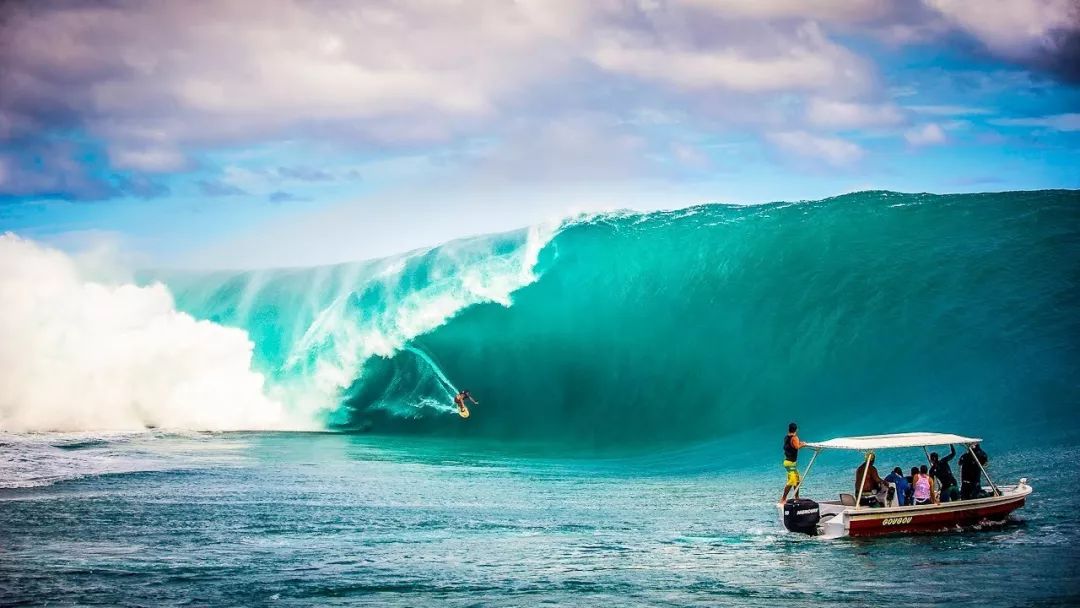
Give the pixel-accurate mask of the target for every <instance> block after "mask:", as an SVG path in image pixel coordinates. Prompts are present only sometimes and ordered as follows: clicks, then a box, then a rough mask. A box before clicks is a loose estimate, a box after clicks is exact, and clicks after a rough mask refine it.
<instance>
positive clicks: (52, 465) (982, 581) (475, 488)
mask: <svg viewBox="0 0 1080 608" xmlns="http://www.w3.org/2000/svg"><path fill="white" fill-rule="evenodd" d="M35 255H36V254H35ZM65 280H67V279H65ZM83 291H88V292H89V293H91V294H92V295H93V297H94V298H95V300H94V301H95V302H96V304H97V306H98V308H99V309H105V310H112V309H113V308H116V306H113V305H110V304H109V303H110V302H112V301H113V300H110V299H109V298H121V297H123V298H125V299H124V300H123V302H125V303H127V305H129V306H131V310H132V311H135V312H139V311H140V310H142V309H137V308H136V307H135V304H132V302H134V303H139V302H143V301H144V300H145V301H147V302H150V303H151V304H152V305H150V304H147V305H146V306H145V307H144V308H148V309H150V310H151V312H150V313H146V314H143V315H142V316H139V315H137V314H131V315H128V317H124V316H121V317H120V318H118V319H114V321H115V327H114V326H113V325H109V326H107V327H106V326H104V325H102V324H99V325H101V327H98V328H97V331H96V332H95V333H93V334H91V335H90V339H91V340H92V342H93V343H91V344H90V345H89V346H88V347H87V348H86V349H85V350H86V352H88V353H90V354H91V355H92V357H90V359H89V360H75V361H67V360H63V361H60V362H58V363H57V365H54V366H51V367H48V368H40V367H39V368H33V369H35V370H38V371H39V372H40V370H42V369H47V371H48V373H38V374H36V375H29V374H23V375H15V376H11V378H12V382H17V383H18V386H17V388H18V394H21V395H28V396H29V397H27V398H26V401H25V402H24V401H18V400H15V401H14V402H11V403H9V402H10V401H12V400H11V399H7V400H6V401H5V402H4V403H3V404H2V405H3V406H4V409H3V411H0V414H3V416H2V417H0V605H46V604H57V603H61V604H65V605H70V604H75V605H110V606H112V605H145V606H160V605H193V606H201V605H214V606H218V605H222V606H229V605H235V606H249V605H268V606H270V605H356V604H364V603H367V604H372V605H380V606H385V605H402V606H416V605H428V604H446V605H461V606H488V605H491V606H503V605H506V606H532V605H538V604H542V603H547V604H557V605H567V604H579V605H596V604H600V603H603V604H607V605H612V606H620V605H657V606H660V605H664V606H681V605H693V604H701V605H749V606H770V607H773V606H777V605H780V604H791V605H806V606H819V605H820V606H825V605H834V604H849V605H856V606H863V605H912V604H919V605H951V606H958V605H959V606H1036V605H1037V606H1047V605H1050V606H1054V605H1060V606H1066V605H1070V606H1071V605H1077V604H1078V603H1080V574H1078V571H1080V520H1078V518H1077V517H1076V513H1077V507H1076V506H1075V503H1076V502H1077V500H1076V498H1075V494H1076V493H1075V490H1074V487H1073V486H1075V483H1074V482H1073V478H1074V477H1075V475H1074V470H1075V467H1076V462H1078V456H1080V430H1078V428H1077V426H1076V425H1075V424H1074V422H1073V421H1074V418H1075V414H1076V411H1077V404H1078V403H1080V193H1078V192H1074V191H1043V192H1017V193H988V194H970V195H948V196H935V195H913V194H899V193H893V192H863V193H857V194H851V195H845V196H841V197H837V198H833V199H828V200H823V201H813V202H798V203H775V204H769V205H758V206H731V205H706V206H701V207H695V208H690V209H683V210H679V211H670V212H653V213H630V212H625V213H604V214H593V215H586V216H580V217H575V218H571V219H568V220H565V221H563V222H560V223H556V224H551V225H544V226H534V227H531V228H528V229H523V230H519V231H514V232H509V233H505V234H498V235H488V236H482V237H475V238H470V239H464V240H460V241H454V242H451V243H446V244H443V245H440V246H437V247H432V248H429V249H425V250H420V251H413V252H408V253H404V254H401V255H397V256H392V257H389V258H385V259H379V260H371V261H360V262H351V263H345V264H338V265H333V266H325V267H318V268H295V269H276V270H260V271H239V270H238V271H219V272H176V271H170V272H166V271H147V272H144V273H141V274H140V275H139V276H138V278H137V282H136V284H134V285H129V286H126V287H124V288H120V289H116V290H113V291H108V290H102V289H99V288H97V287H93V286H92V288H90V289H88V290H82V289H81V288H80V289H71V290H70V293H73V294H76V295H75V296H72V297H73V298H78V297H81V296H79V295H78V294H82V293H83ZM147 294H150V295H149V296H148V295H147ZM166 294H167V296H166ZM144 296H145V298H144ZM150 296H152V297H150ZM140 298H142V299H140ZM147 298H149V299H147ZM169 298H172V300H170V299H169ZM115 301H117V302H119V301H120V300H115ZM162 302H164V304H163V303H162ZM102 303H104V304H105V305H104V306H103V305H102ZM77 304H78V302H77V301H76V302H75V305H73V306H69V307H68V308H71V309H77V308H78V306H77ZM173 305H175V307H176V310H177V311H178V312H173V311H171V310H170V309H169V307H170V306H173ZM28 310H31V312H32V311H33V308H32V307H31V308H28ZM120 310H127V309H125V308H120ZM162 311H163V312H162ZM75 312H78V311H77V310H76V311H75ZM186 315H190V317H188V316H186ZM129 317H130V318H129ZM34 318H35V319H37V317H34ZM81 318H82V317H80V316H78V315H77V314H75V315H74V316H72V318H71V319H69V320H68V321H70V322H66V323H65V324H64V325H62V326H59V325H58V326H57V327H54V328H50V327H48V326H47V324H48V322H49V320H48V319H45V320H44V321H42V322H43V323H45V325H46V326H45V327H44V329H43V330H42V335H44V336H46V338H48V339H49V340H52V338H53V337H55V336H58V335H59V336H67V339H69V340H75V339H76V338H77V332H76V330H77V329H78V321H79V320H80V319H81ZM95 318H96V317H95ZM143 318H145V319H149V320H148V321H146V322H143V321H140V320H139V319H143ZM19 325H20V326H22V325H26V324H25V323H20V324H19ZM34 336H36V334H35V335H34ZM34 336H31V337H32V338H33V337H34ZM72 336H76V337H72ZM35 340H36V338H35V339H34V340H29V343H31V344H34V345H37V344H39V343H44V344H52V342H49V341H47V340H46V341H44V342H42V341H35ZM162 341H165V344H161V343H160V342H162ZM94 344H100V345H106V346H107V348H106V347H104V346H103V347H102V348H96V347H93V346H94ZM173 344H175V345H176V346H175V348H174V347H172V345H173ZM245 345H246V346H245ZM245 348H246V349H247V350H245ZM43 352H50V351H43ZM148 353H149V354H148ZM238 353H239V355H240V356H239V357H238ZM99 357H100V359H101V361H100V362H99V361H98V360H97V358H99ZM207 357H210V359H209V360H208V359H207ZM245 357H250V359H251V362H250V369H248V367H249V364H248V363H247V362H246V359H245ZM238 361H239V363H240V365H237V362H238ZM218 362H220V364H219V363H218ZM129 364H130V365H138V368H137V369H133V370H131V373H121V372H124V371H125V370H119V372H118V370H117V369H115V368H116V367H117V366H118V365H119V366H123V365H129ZM110 366H111V367H110ZM158 367H160V368H167V369H168V370H169V371H170V373H169V374H157V373H155V370H156V369H157V368H158ZM68 368H78V369H79V370H80V374H79V375H78V376H76V375H74V374H72V375H69V376H65V373H66V372H65V370H67V369H68ZM101 369H105V370H106V371H108V372H109V374H108V375H102V374H101V373H99V372H100V370H101ZM235 370H239V371H235ZM210 372H214V375H213V382H214V383H215V384H214V385H213V386H208V385H207V384H206V383H205V382H201V381H200V378H205V377H206V374H208V373H210ZM104 377H107V378H113V379H117V378H118V379H121V380H119V381H122V382H123V383H127V384H130V385H133V386H134V388H133V389H132V390H130V391H127V392H118V393H117V394H122V395H124V398H117V399H112V400H110V399H108V398H103V397H102V395H103V394H104V395H105V397H108V395H109V393H102V391H101V386H100V384H101V381H100V378H104ZM143 380H145V382H143ZM119 381H118V382H119ZM34 382H38V383H40V386H39V387H35V385H33V383H34ZM79 382H81V383H82V384H78V383H79ZM56 386H64V387H68V388H69V389H70V388H71V387H73V386H74V387H76V389H73V390H74V391H75V394H76V395H80V394H86V395H87V399H88V400H89V399H90V398H91V397H92V398H93V407H81V406H82V405H85V404H82V403H78V404H77V403H74V402H73V403H72V406H71V408H72V412H73V413H72V415H70V416H66V415H65V413H64V402H63V401H57V399H55V398H54V399H52V400H42V401H40V402H41V403H44V404H46V405H48V409H47V410H45V409H43V406H39V405H33V404H36V403H38V401H35V400H34V399H32V398H31V397H32V396H34V395H35V394H38V393H40V394H42V395H53V396H55V395H56V394H60V393H52V392H49V389H51V388H54V387H56ZM217 387H220V388H221V391H220V394H219V395H218V396H219V397H220V395H232V394H236V395H239V396H241V397H242V401H243V403H242V404H241V403H240V401H241V398H240V397H238V400H237V403H236V406H235V407H232V402H230V401H229V399H221V398H218V399H216V400H215V401H214V403H213V405H212V406H207V404H205V403H199V404H196V403H191V404H190V405H191V406H192V407H191V408H190V410H191V411H197V412H198V415H197V416H194V415H191V416H189V415H188V414H189V411H188V408H187V407H185V404H186V403H187V402H189V401H191V399H192V397H191V395H206V394H207V389H208V388H209V389H216V388H217ZM36 388H39V389H40V390H36ZM462 388H468V389H470V390H471V391H472V393H473V394H474V395H475V396H476V398H477V399H478V401H479V402H480V403H479V404H478V405H475V406H472V412H473V415H472V417H471V418H469V419H468V420H462V419H461V418H459V417H458V416H457V414H456V411H455V410H454V408H453V406H452V404H451V399H452V395H453V394H454V393H455V392H456V391H457V390H459V389H462ZM12 394H14V393H12ZM253 394H254V395H255V397H257V398H252V395H253ZM159 397H160V398H159ZM185 399H186V400H187V401H185ZM75 401H78V399H76V400H75ZM260 404H266V405H273V408H274V409H273V411H270V410H267V411H263V412H259V411H255V410H256V409H258V408H259V407H261V405H260ZM77 405H78V406H80V407H76V406H77ZM200 405H201V406H202V407H198V406H200ZM34 408H38V409H34ZM38 410H40V411H38ZM76 410H77V415H75V411H76ZM279 410H280V411H281V412H286V413H287V414H288V416H278V413H277V412H278V411H279ZM791 420H797V421H798V422H799V423H800V427H801V432H800V434H801V435H802V437H803V438H804V439H807V440H815V439H828V438H831V437H835V436H841V435H849V434H873V433H891V432H904V431H939V432H952V433H958V434H962V435H968V436H977V437H982V438H984V439H985V443H984V447H985V448H986V449H987V451H988V452H989V454H990V457H991V461H990V468H989V471H990V474H991V475H992V476H993V477H994V479H995V481H999V482H1002V483H1014V482H1015V481H1016V480H1017V479H1019V478H1020V477H1022V476H1023V477H1027V478H1029V480H1030V483H1031V485H1032V486H1033V487H1034V489H1035V492H1034V494H1033V495H1032V496H1031V498H1030V500H1029V504H1028V505H1027V506H1026V507H1025V508H1024V509H1022V510H1020V511H1019V512H1018V513H1017V514H1016V516H1015V518H1014V520H1013V521H1011V522H1009V523H1008V524H1007V525H1005V526H1003V527H997V528H992V529H984V530H968V531H955V532H952V533H949V534H944V535H939V536H918V537H909V538H888V539H876V540H872V541H858V540H839V541H823V540H820V539H814V538H808V537H801V536H793V535H789V534H786V533H784V532H783V531H782V530H781V528H780V525H779V523H778V522H777V515H776V509H775V503H776V501H777V500H778V498H779V493H780V489H781V487H782V484H783V479H784V476H783V470H782V468H781V466H780V460H781V451H780V444H781V439H782V437H783V434H784V431H785V429H786V426H787V423H788V422H789V421H791ZM5 421H7V422H5ZM116 426H119V427H123V429H122V432H119V430H118V432H106V431H103V430H102V429H109V428H113V427H116ZM61 428H62V429H63V430H65V431H67V432H63V433H60V432H53V431H55V430H57V429H61ZM206 429H236V430H237V431H236V432H214V433H209V432H205V430H206ZM271 429H273V430H271ZM282 429H286V430H282ZM289 429H291V430H289ZM923 458H924V457H923V455H922V453H921V451H908V452H897V453H895V454H894V453H892V452H889V453H882V454H881V455H879V465H880V467H879V468H881V469H882V470H886V469H891V468H892V466H903V467H905V468H907V467H910V466H912V465H915V464H919V463H920V462H921V461H922V459H923ZM857 465H858V458H857V456H856V455H854V454H848V455H845V454H827V455H825V456H823V457H822V459H821V461H820V464H818V465H816V466H815V470H814V473H813V475H812V476H811V478H810V480H809V481H808V485H807V487H806V489H805V494H806V495H809V496H810V497H820V498H833V497H835V496H836V495H837V493H838V492H840V491H847V490H848V489H849V488H850V486H851V485H853V480H852V475H853V471H854V468H855V467H856V466H857Z"/></svg>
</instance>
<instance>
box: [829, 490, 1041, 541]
mask: <svg viewBox="0 0 1080 608" xmlns="http://www.w3.org/2000/svg"><path fill="white" fill-rule="evenodd" d="M1026 498H1027V494H1026V493H1024V494H1022V495H1019V496H1000V497H991V498H985V499H977V500H968V501H955V502H949V503H943V504H940V505H927V506H923V507H909V508H901V509H873V510H859V511H852V512H849V515H848V526H847V528H848V529H847V533H848V535H849V536H853V537H865V536H885V535H889V534H913V533H929V532H942V531H947V530H952V529H956V528H958V527H960V528H964V527H971V526H977V525H980V524H991V523H1002V522H1004V521H1005V520H1006V519H1007V518H1008V516H1009V514H1010V513H1012V512H1013V511H1015V510H1017V509H1019V508H1020V507H1023V506H1024V502H1025V500H1026Z"/></svg>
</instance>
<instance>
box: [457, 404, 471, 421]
mask: <svg viewBox="0 0 1080 608" xmlns="http://www.w3.org/2000/svg"><path fill="white" fill-rule="evenodd" d="M458 415H459V416H461V417H462V418H468V417H469V408H468V407H467V406H466V405H465V404H462V405H460V406H458Z"/></svg>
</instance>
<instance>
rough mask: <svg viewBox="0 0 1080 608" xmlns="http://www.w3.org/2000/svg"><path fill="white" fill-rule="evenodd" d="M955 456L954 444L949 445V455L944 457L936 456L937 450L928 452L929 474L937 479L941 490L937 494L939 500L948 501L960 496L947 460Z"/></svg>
mask: <svg viewBox="0 0 1080 608" xmlns="http://www.w3.org/2000/svg"><path fill="white" fill-rule="evenodd" d="M953 456H956V446H952V445H950V446H949V455H948V456H946V457H944V458H938V453H937V452H930V464H931V465H932V466H931V467H930V476H931V477H934V478H936V479H937V480H938V483H939V484H941V490H940V491H939V495H940V498H941V502H949V501H950V500H958V499H959V498H960V488H959V487H957V485H956V477H954V476H953V472H952V469H951V468H950V467H949V461H950V460H952V459H953Z"/></svg>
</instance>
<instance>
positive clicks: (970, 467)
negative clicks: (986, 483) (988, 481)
mask: <svg viewBox="0 0 1080 608" xmlns="http://www.w3.org/2000/svg"><path fill="white" fill-rule="evenodd" d="M989 461H990V457H989V456H987V455H986V452H984V451H983V449H982V448H981V447H979V444H977V443H976V444H975V445H973V446H971V449H970V450H968V451H967V452H964V453H963V454H961V455H960V500H971V499H972V498H978V497H979V493H980V492H982V467H983V466H985V465H986V463H987V462H989Z"/></svg>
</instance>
